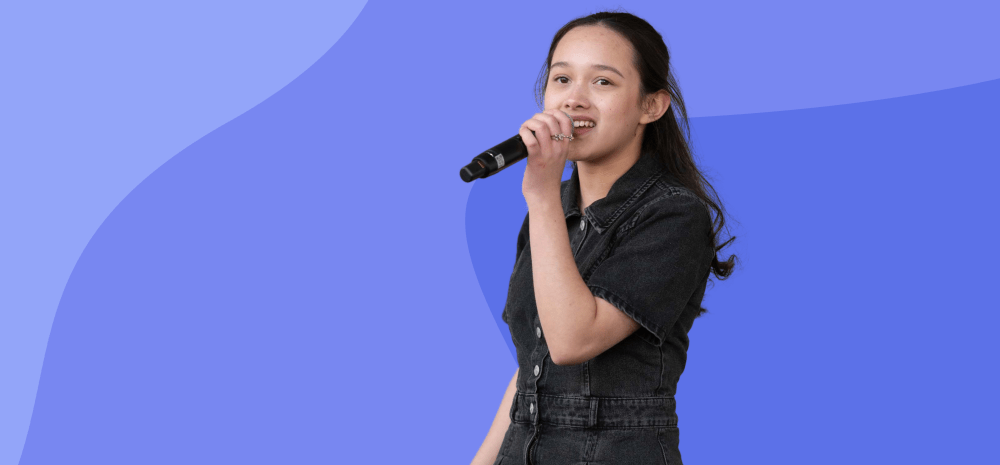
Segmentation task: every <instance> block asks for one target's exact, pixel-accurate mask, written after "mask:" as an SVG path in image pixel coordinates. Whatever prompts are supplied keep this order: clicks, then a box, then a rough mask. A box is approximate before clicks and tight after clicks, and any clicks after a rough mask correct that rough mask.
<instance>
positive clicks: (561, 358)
mask: <svg viewBox="0 0 1000 465" xmlns="http://www.w3.org/2000/svg"><path fill="white" fill-rule="evenodd" d="M566 349H567V348H565V347H560V348H559V349H556V348H555V347H552V346H551V345H550V346H549V358H551V359H552V363H554V364H556V365H558V366H571V365H579V364H580V363H583V361H582V360H579V357H577V356H576V354H575V353H572V352H571V351H569V350H566Z"/></svg>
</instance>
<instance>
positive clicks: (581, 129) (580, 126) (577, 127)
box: [573, 120, 597, 136]
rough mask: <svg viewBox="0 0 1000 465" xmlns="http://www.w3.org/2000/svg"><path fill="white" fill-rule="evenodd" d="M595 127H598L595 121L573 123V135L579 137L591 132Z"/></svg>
mask: <svg viewBox="0 0 1000 465" xmlns="http://www.w3.org/2000/svg"><path fill="white" fill-rule="evenodd" d="M595 126H597V123H595V122H593V121H587V120H582V121H573V135H574V136H577V135H581V134H586V133H588V132H590V130H591V129H593V128H594V127H595Z"/></svg>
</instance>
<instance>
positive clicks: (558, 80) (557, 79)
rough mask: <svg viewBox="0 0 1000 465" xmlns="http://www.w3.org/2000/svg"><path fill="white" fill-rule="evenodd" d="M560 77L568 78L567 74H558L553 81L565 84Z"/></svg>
mask: <svg viewBox="0 0 1000 465" xmlns="http://www.w3.org/2000/svg"><path fill="white" fill-rule="evenodd" d="M560 79H566V76H556V78H555V79H553V81H556V82H558V83H560V84H565V82H563V81H560Z"/></svg>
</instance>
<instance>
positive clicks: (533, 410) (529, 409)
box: [528, 402, 535, 413]
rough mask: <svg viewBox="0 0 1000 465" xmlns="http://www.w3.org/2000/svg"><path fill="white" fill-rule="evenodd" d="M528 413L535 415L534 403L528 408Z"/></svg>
mask: <svg viewBox="0 0 1000 465" xmlns="http://www.w3.org/2000/svg"><path fill="white" fill-rule="evenodd" d="M528 413H535V403H534V402H532V403H531V405H529V406H528Z"/></svg>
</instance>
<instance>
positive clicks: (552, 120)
mask: <svg viewBox="0 0 1000 465" xmlns="http://www.w3.org/2000/svg"><path fill="white" fill-rule="evenodd" d="M551 111H552V110H546V111H545V112H543V113H538V114H536V115H535V117H534V118H533V119H536V120H539V121H542V122H544V123H545V125H546V126H547V127H548V128H549V132H550V134H564V135H567V136H568V135H569V133H567V132H563V130H562V127H561V125H560V124H559V120H558V119H556V117H555V116H554V115H553V114H551V113H549V112H551ZM564 116H565V115H564ZM550 140H551V138H550ZM553 142H557V141H553Z"/></svg>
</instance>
